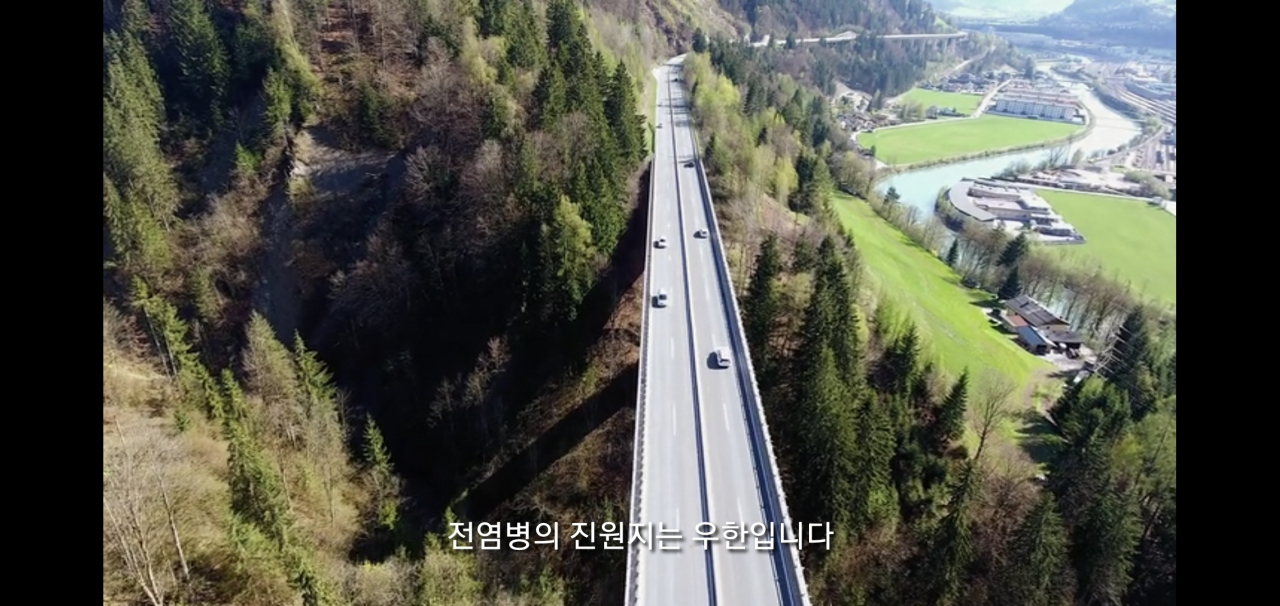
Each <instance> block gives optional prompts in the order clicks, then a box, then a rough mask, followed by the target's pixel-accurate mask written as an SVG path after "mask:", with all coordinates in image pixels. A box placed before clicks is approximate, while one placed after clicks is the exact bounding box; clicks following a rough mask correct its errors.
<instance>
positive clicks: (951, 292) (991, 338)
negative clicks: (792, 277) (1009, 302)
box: [834, 193, 1053, 386]
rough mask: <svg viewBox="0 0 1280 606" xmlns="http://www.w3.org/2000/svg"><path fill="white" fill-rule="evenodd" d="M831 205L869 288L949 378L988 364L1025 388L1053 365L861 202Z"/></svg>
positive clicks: (839, 199) (839, 198)
mask: <svg viewBox="0 0 1280 606" xmlns="http://www.w3.org/2000/svg"><path fill="white" fill-rule="evenodd" d="M834 207H835V209H836V212H837V213H838V215H839V217H840V222H841V223H842V224H844V226H845V227H847V228H848V229H849V230H850V231H851V232H852V233H853V240H854V244H855V245H856V246H857V247H858V250H859V251H860V252H861V256H862V259H863V263H864V265H865V266H866V268H867V270H868V274H869V278H870V279H871V281H872V288H873V289H874V290H875V291H876V293H877V294H878V295H879V296H880V297H884V298H888V299H889V300H891V301H892V302H893V303H894V304H895V305H896V306H897V308H899V309H901V310H903V311H904V312H906V313H907V314H908V315H909V316H910V317H911V319H913V320H914V321H915V322H916V323H917V325H918V326H919V329H920V334H921V337H922V338H923V340H924V341H926V342H927V343H928V344H929V345H928V347H929V348H930V349H931V350H932V352H933V353H934V355H936V356H937V357H938V363H939V364H940V365H941V366H942V368H943V369H944V370H945V371H947V373H948V374H950V375H951V376H952V378H954V377H956V376H959V374H960V373H961V372H963V371H964V369H965V368H966V367H968V368H969V370H970V374H971V375H973V376H974V377H975V378H976V377H977V376H978V375H979V374H980V373H981V371H982V370H983V369H984V368H991V369H993V370H996V371H999V372H1001V373H1003V374H1005V375H1007V376H1008V377H1009V378H1010V379H1013V380H1014V381H1016V382H1017V383H1018V385H1019V386H1026V385H1028V384H1029V383H1031V381H1033V380H1034V379H1036V374H1037V373H1038V372H1043V371H1051V370H1052V369H1053V365H1052V364H1050V363H1048V362H1046V361H1044V360H1041V359H1039V358H1036V357H1035V356H1033V355H1031V354H1030V353H1027V352H1026V351H1025V350H1023V349H1022V348H1021V347H1018V346H1017V345H1016V344H1015V343H1014V342H1013V340H1012V338H1011V337H1009V336H1007V335H1004V334H1002V333H1000V332H997V331H996V330H995V329H994V328H993V327H992V326H991V325H990V324H989V322H988V320H987V318H986V317H985V316H984V313H985V312H986V310H985V309H984V308H982V307H980V306H979V304H980V303H982V302H985V301H987V300H989V299H990V298H991V297H990V295H987V294H986V293H983V292H981V291H977V290H972V289H968V288H965V287H963V286H961V285H960V277H959V276H958V275H956V273H955V272H954V271H952V270H951V268H950V267H947V264H946V263H943V262H942V260H940V259H938V258H937V257H936V256H934V255H933V254H930V253H929V252H928V251H926V250H924V249H923V248H921V247H920V246H918V245H916V244H915V243H914V242H912V241H911V240H910V239H908V238H907V236H906V235H905V234H903V233H902V232H900V231H898V229H897V228H895V227H894V226H893V225H891V224H889V223H888V222H887V221H885V220H884V219H881V218H880V217H879V216H878V215H876V214H875V211H873V210H872V209H871V207H870V206H869V205H868V204H867V203H866V202H865V201H863V200H859V199H857V198H853V197H850V196H848V195H845V194H843V193H839V194H836V195H835V198H834Z"/></svg>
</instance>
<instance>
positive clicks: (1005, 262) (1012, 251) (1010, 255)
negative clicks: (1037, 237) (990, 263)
mask: <svg viewBox="0 0 1280 606" xmlns="http://www.w3.org/2000/svg"><path fill="white" fill-rule="evenodd" d="M1030 246H1031V245H1030V244H1029V243H1028V242H1027V234H1025V233H1019V234H1018V237H1016V238H1014V239H1012V240H1010V241H1009V243H1008V244H1006V245H1005V246H1004V251H1002V252H1001V253H1000V258H999V259H997V260H996V265H997V266H999V267H1015V266H1017V265H1018V263H1021V262H1022V259H1023V257H1026V256H1027V251H1028V249H1029V248H1030Z"/></svg>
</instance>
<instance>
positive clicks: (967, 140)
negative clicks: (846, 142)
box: [858, 91, 1084, 164]
mask: <svg viewBox="0 0 1280 606" xmlns="http://www.w3.org/2000/svg"><path fill="white" fill-rule="evenodd" d="M930 92H932V91H930ZM1083 129H1084V126H1082V125H1079V124H1067V123H1065V122H1051V121H1048V120H1029V119H1026V118H1011V117H1008V116H992V115H982V116H978V117H977V118H970V119H963V120H944V121H941V122H926V123H922V124H919V125H915V124H913V125H910V126H902V127H896V128H884V129H879V130H877V131H876V132H873V133H861V134H859V135H858V143H860V144H862V146H863V147H867V148H870V147H875V148H876V157H877V158H879V159H880V160H881V161H883V162H885V163H887V164H915V163H917V162H932V161H937V160H944V159H947V158H954V157H958V156H963V155H966V154H974V153H981V152H986V151H994V150H998V149H1004V148H1007V147H1016V146H1022V145H1034V144H1036V143H1045V142H1049V141H1053V140H1055V139H1061V138H1063V137H1066V136H1068V135H1070V134H1072V133H1074V132H1077V131H1080V130H1083Z"/></svg>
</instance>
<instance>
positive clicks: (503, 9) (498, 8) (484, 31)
mask: <svg viewBox="0 0 1280 606" xmlns="http://www.w3.org/2000/svg"><path fill="white" fill-rule="evenodd" d="M509 2H510V0H479V7H478V8H479V10H478V11H477V13H476V30H477V31H478V33H479V34H480V35H481V36H483V37H485V38H489V37H492V36H501V35H503V34H504V33H506V25H507V19H506V17H507V10H508V4H509Z"/></svg>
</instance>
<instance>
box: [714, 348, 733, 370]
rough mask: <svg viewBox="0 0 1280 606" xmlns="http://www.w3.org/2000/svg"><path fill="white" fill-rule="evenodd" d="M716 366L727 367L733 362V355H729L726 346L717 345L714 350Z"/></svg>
mask: <svg viewBox="0 0 1280 606" xmlns="http://www.w3.org/2000/svg"><path fill="white" fill-rule="evenodd" d="M715 358H716V366H719V367H720V368H728V367H729V365H730V364H732V363H733V357H732V356H730V355H729V348H728V347H717V348H716V351H715Z"/></svg>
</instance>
